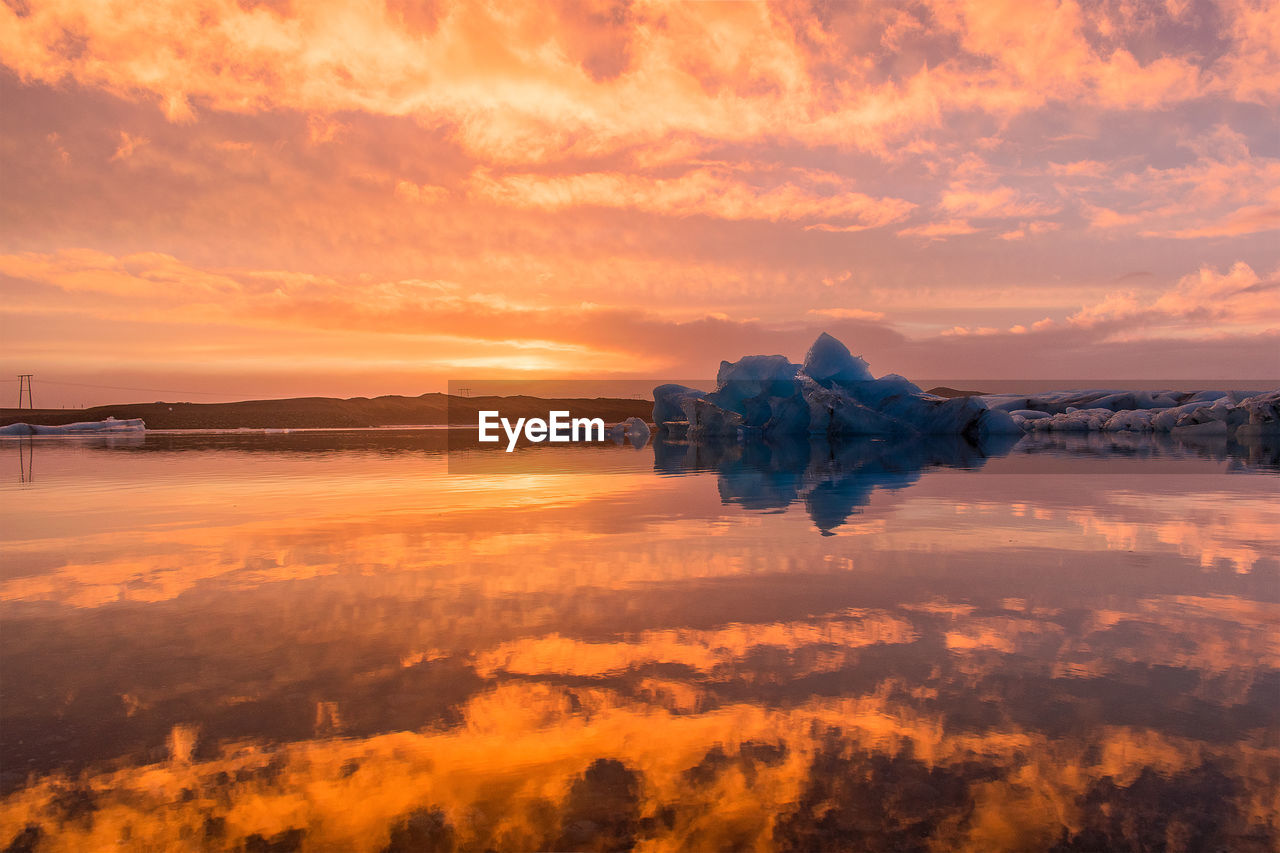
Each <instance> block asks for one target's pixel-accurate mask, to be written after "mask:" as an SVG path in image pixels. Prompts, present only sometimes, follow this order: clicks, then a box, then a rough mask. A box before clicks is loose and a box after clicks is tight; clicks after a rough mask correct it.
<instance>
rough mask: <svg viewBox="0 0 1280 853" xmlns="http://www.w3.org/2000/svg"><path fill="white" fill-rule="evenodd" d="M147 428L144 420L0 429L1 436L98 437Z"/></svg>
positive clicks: (108, 420) (107, 420)
mask: <svg viewBox="0 0 1280 853" xmlns="http://www.w3.org/2000/svg"><path fill="white" fill-rule="evenodd" d="M146 428H147V425H146V424H145V423H144V422H143V420H142V418H128V419H125V420H116V419H115V418H107V419H106V420H103V421H81V422H79V423H74V424H59V425H57V426H44V425H41V424H9V425H8V426H3V427H0V436H26V435H97V434H101V433H120V432H141V431H143V430H145V429H146Z"/></svg>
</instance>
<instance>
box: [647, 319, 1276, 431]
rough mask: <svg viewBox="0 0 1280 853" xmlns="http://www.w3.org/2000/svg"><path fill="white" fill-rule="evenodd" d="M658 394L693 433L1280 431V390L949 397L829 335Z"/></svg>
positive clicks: (662, 408) (669, 415)
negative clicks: (710, 384)
mask: <svg viewBox="0 0 1280 853" xmlns="http://www.w3.org/2000/svg"><path fill="white" fill-rule="evenodd" d="M653 399H654V405H653V420H654V422H655V423H656V424H657V425H658V428H659V429H663V430H666V429H671V428H681V429H687V430H688V432H689V435H690V436H691V437H697V436H708V437H711V436H715V437H745V436H750V435H761V436H769V435H774V436H782V435H804V434H806V433H807V434H809V435H828V436H852V435H869V436H913V435H962V436H965V437H967V438H970V439H976V438H980V437H983V436H988V435H1020V434H1022V433H1023V432H1037V433H1038V432H1177V433H1187V434H1190V433H1195V434H1201V435H1264V434H1266V435H1269V434H1280V390H1276V391H1271V392H1267V393H1258V392H1249V391H1211V390H1205V391H1124V390H1116V389H1113V388H1092V389H1076V390H1069V391H1050V392H1046V393H1042V394H1031V395H1019V394H989V395H985V396H967V397H953V398H950V399H947V398H943V397H936V396H934V395H932V394H926V393H924V392H923V391H921V390H920V389H919V388H918V387H917V386H915V385H913V384H912V383H911V382H909V381H907V380H906V379H904V378H903V377H901V376H897V375H895V374H888V375H886V376H882V377H880V378H879V379H875V378H874V377H872V375H871V371H870V370H869V369H868V368H867V363H866V362H865V361H863V360H862V359H861V358H859V357H858V356H855V355H853V354H852V353H850V352H849V348H848V347H846V346H845V345H844V344H843V343H841V342H840V341H838V340H836V339H835V338H833V337H832V336H831V335H828V334H826V333H825V332H824V333H823V334H821V335H819V336H818V339H817V340H816V341H814V342H813V346H811V347H810V348H809V352H808V353H807V354H806V355H805V358H804V364H803V365H797V364H792V363H791V362H790V361H788V360H787V359H786V358H785V357H783V356H780V355H749V356H746V357H745V358H742V359H740V360H739V361H735V362H728V361H723V362H721V363H720V371H719V374H718V375H717V377H716V389H715V390H714V391H712V392H710V393H707V392H704V391H700V390H698V389H696V388H688V387H685V386H683V385H660V386H658V387H657V388H655V389H654V390H653Z"/></svg>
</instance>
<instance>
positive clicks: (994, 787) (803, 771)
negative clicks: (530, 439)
mask: <svg viewBox="0 0 1280 853" xmlns="http://www.w3.org/2000/svg"><path fill="white" fill-rule="evenodd" d="M1278 460H1280V456H1278V455H1277V451H1276V449H1275V448H1268V447H1258V446H1254V447H1241V446H1234V445H1232V446H1227V445H1212V444H1209V445H1185V444H1181V443H1178V442H1176V441H1171V440H1167V439H1166V440H1162V441H1156V440H1154V439H1151V438H1140V437H1130V438H1127V439H1124V438H1121V439H1114V440H1112V439H1103V438H1099V437H1096V436H1095V437H1092V438H1077V439H1064V438H1058V439H1050V440H1046V441H1038V442H1037V441H1032V440H1031V439H1027V440H1024V442H1023V443H1020V444H1018V445H1017V446H1014V447H1012V448H1008V447H1006V448H987V449H986V450H985V452H984V451H980V450H979V449H977V448H973V447H970V446H968V445H965V444H963V443H946V442H944V443H933V444H916V445H894V444H887V443H884V442H861V443H853V444H850V445H843V446H839V447H831V446H829V445H826V444H809V443H804V442H802V443H798V444H794V445H784V446H765V445H760V446H752V447H747V448H739V447H737V446H729V447H717V446H694V447H690V446H687V445H683V444H674V445H666V444H659V445H652V444H651V445H650V446H648V447H644V448H641V449H639V450H637V449H634V448H631V447H614V446H612V445H610V446H608V447H606V448H567V449H554V450H553V449H550V448H537V449H534V450H530V451H525V452H522V453H517V454H513V455H512V456H507V455H506V454H501V453H497V454H495V453H481V452H468V453H462V454H446V453H445V452H444V446H443V441H442V438H441V436H440V435H439V434H433V433H425V432H417V433H388V432H377V433H372V432H370V433H319V434H291V435H280V436H267V435H253V436H195V437H192V436H180V435H160V436H155V435H152V436H147V437H146V438H145V439H142V438H139V439H134V440H132V441H129V440H107V441H103V440H99V441H96V442H95V441H92V440H89V441H79V440H44V441H30V440H28V441H9V442H4V443H0V464H2V465H3V466H4V468H3V470H4V471H6V472H7V473H5V474H4V479H3V480H2V481H0V509H2V513H0V553H2V554H3V562H2V564H0V625H2V629H0V653H2V658H0V679H2V681H0V697H2V699H0V782H2V787H0V795H2V796H3V799H2V800H0V846H2V845H9V844H11V845H12V847H11V849H14V850H24V849H34V850H98V849H138V850H167V849H173V850H323V851H346V850H351V851H381V850H452V849H459V850H463V849H474V850H483V849H486V848H493V849H500V850H538V849H575V850H576V849H584V850H615V849H632V848H634V849H641V850H673V849H680V850H770V849H799V850H832V849H848V850H948V849H973V850H1001V849H1025V850H1042V849H1050V848H1055V846H1056V849H1060V850H1098V849H1144V850H1199V849H1230V850H1242V851H1248V850H1259V851H1262V850H1274V849H1276V846H1277V844H1278V843H1280V841H1278V839H1280V819H1278V818H1277V814H1278V813H1280V794H1278V791H1280V716H1278V713H1277V708H1280V632H1278V631H1277V627H1278V622H1280V606H1278V604H1277V601H1278V600H1280V561H1278V558H1277V555H1278V554H1280V501H1278V500H1277V496H1278V495H1280V473H1278V472H1280V465H1278V464H1277V463H1278Z"/></svg>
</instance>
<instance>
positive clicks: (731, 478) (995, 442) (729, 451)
mask: <svg viewBox="0 0 1280 853" xmlns="http://www.w3.org/2000/svg"><path fill="white" fill-rule="evenodd" d="M1017 442H1018V439H1017V437H1016V436H1006V435H995V436H990V437H988V438H985V439H982V440H981V441H978V442H972V441H969V440H967V439H965V438H963V437H961V436H915V437H912V438H899V439H884V438H873V437H870V436H854V437H850V438H847V439H828V438H823V437H813V436H810V437H785V436H784V437H776V438H771V439H768V440H763V441H749V442H745V443H741V444H740V443H738V442H734V441H723V440H716V439H705V438H704V439H702V440H693V441H676V440H671V439H668V438H666V437H664V436H661V435H660V436H658V437H657V438H655V439H654V444H653V454H654V463H653V464H654V468H655V470H657V471H658V472H660V473H664V474H686V473H692V472H700V471H714V472H716V473H717V474H718V475H719V487H720V499H721V500H722V501H723V502H724V503H726V504H737V505H739V506H742V507H744V508H745V509H750V510H764V511H768V510H777V511H782V510H785V509H786V508H787V507H789V506H791V505H792V504H794V503H798V502H803V503H804V505H805V509H806V510H807V511H808V513H809V516H810V518H812V519H813V523H814V524H815V525H817V527H818V530H819V531H821V532H822V534H823V535H824V536H829V535H833V531H834V530H835V529H836V528H837V527H839V526H840V525H842V524H844V523H845V521H846V520H848V518H849V516H851V515H854V514H855V513H857V512H859V510H860V508H861V507H864V506H866V505H867V503H868V501H870V500H871V495H872V494H873V493H874V492H875V491H876V490H877V489H902V488H906V487H907V486H910V485H911V484H913V483H915V482H916V481H917V480H919V479H920V475H921V473H922V472H923V471H925V470H928V469H931V468H962V469H968V470H974V469H978V468H981V467H982V466H983V465H984V464H985V463H986V461H987V460H988V459H990V458H992V457H994V456H1002V455H1005V454H1007V453H1008V452H1009V451H1010V449H1011V448H1012V447H1013V446H1014V445H1015V444H1017Z"/></svg>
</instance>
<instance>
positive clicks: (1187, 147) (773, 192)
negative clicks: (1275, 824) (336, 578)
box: [0, 0, 1280, 405]
mask: <svg viewBox="0 0 1280 853" xmlns="http://www.w3.org/2000/svg"><path fill="white" fill-rule="evenodd" d="M1278 108H1280V10H1277V8H1276V6H1275V4H1274V3H1271V2H1266V0H1262V2H1250V1H1249V0H1243V2H1236V0H1228V2H1221V3H1211V2H1199V1H1198V0H1166V2H1163V3H1159V2H1145V3H1139V2H1129V0H1117V2H1102V3H1097V4H1087V5H1085V6H1083V7H1082V6H1081V5H1077V4H1075V3H1071V2H1063V3H1058V2H1037V0H1018V2H1008V3H1002V2H998V0H972V2H968V3H965V2H959V3H949V2H923V3H889V2H885V3H834V2H833V3H814V4H806V3H789V2H788V3H776V4H768V5H765V4H737V3H656V2H639V1H638V2H632V3H625V2H624V3H616V4H613V3H586V2H576V0H575V1H574V2H563V3H558V2H553V3H537V4H534V3H528V4H513V3H507V4H492V5H490V4H479V3H474V4H471V3H468V4H461V5H453V4H445V3H411V2H403V0H387V2H386V3H385V4H382V3H377V2H366V3H355V2H352V3H342V2H325V3H321V2H300V1H299V2H292V3H291V2H289V0H281V2H262V3H254V2H247V1H246V0H242V2H234V0H227V2H218V1H217V0H181V2H160V0H157V2H149V3H136V2H120V3H112V2H61V1H60V0H5V2H4V4H0V110H2V112H3V122H2V123H0V170H2V174H0V176H2V187H0V190H2V191H0V296H3V299H0V339H2V340H0V378H3V379H4V380H5V381H4V382H3V383H0V393H4V394H5V396H6V397H10V396H11V397H13V398H14V399H16V396H17V395H16V391H17V383H16V381H15V380H13V379H11V378H10V377H12V376H13V375H14V374H17V373H34V374H35V375H36V380H35V391H36V395H37V399H36V403H37V405H64V404H66V405H71V404H79V403H102V402H109V401H121V400H125V399H130V400H132V399H138V400H153V399H169V400H173V399H189V400H192V401H212V400H220V399H241V398H246V397H268V396H295V395H301V394H330V395H337V396H352V395H374V394H383V393H402V394H420V393H423V392H425V391H436V390H444V388H445V384H446V382H447V381H448V380H451V379H466V378H468V377H489V376H499V375H508V374H510V373H511V372H512V371H517V372H518V374H519V375H528V376H535V377H573V376H600V375H618V376H637V377H654V378H665V377H701V376H708V375H712V374H714V371H715V366H716V365H717V364H718V363H719V360H720V359H722V358H727V359H736V358H738V357H740V356H742V355H745V354H747V353H753V352H764V353H775V352H777V353H782V354H784V355H787V356H790V357H791V358H792V359H795V360H798V359H799V358H801V357H802V356H803V354H804V350H805V348H806V346H807V345H808V343H809V342H810V341H811V340H812V339H813V338H814V337H815V336H816V335H817V334H818V333H819V332H820V331H823V330H826V331H829V332H831V333H832V334H835V335H836V336H838V337H840V338H842V339H843V340H844V341H845V342H846V343H848V344H849V346H850V348H851V349H852V350H853V351H854V352H855V353H861V354H862V355H863V356H864V357H865V358H866V359H867V360H868V361H869V362H870V364H871V368H872V370H873V372H875V373H876V374H877V375H879V374H881V373H886V372H897V373H902V374H905V375H907V376H909V377H911V378H916V379H924V378H934V379H944V378H975V379H983V378H988V379H1001V378H1002V379H1015V378H1028V379H1029V378H1062V379H1098V380H1105V379H1109V378H1110V379H1125V378H1129V379H1141V378H1151V379H1157V378H1166V377H1167V378H1173V379H1197V378H1203V379H1222V378H1241V379H1245V378H1258V379H1274V378H1275V377H1277V376H1280V233H1278V230H1280V109H1278ZM54 383H66V384H54ZM71 383H79V384H71ZM94 386H114V387H110V388H103V387H94ZM175 392H181V393H175ZM0 405H13V402H12V401H10V402H4V401H2V400H0Z"/></svg>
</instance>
